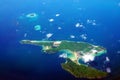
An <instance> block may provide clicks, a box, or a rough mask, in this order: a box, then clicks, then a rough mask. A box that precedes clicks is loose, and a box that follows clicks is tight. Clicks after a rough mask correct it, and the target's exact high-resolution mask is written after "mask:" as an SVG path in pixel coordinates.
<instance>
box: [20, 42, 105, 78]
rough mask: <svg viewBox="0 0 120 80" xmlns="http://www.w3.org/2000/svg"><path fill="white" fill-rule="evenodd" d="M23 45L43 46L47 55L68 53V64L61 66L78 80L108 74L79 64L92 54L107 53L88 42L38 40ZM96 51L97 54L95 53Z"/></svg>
mask: <svg viewBox="0 0 120 80" xmlns="http://www.w3.org/2000/svg"><path fill="white" fill-rule="evenodd" d="M20 43H21V44H31V45H36V46H42V47H43V49H42V50H43V51H44V52H47V53H56V52H58V51H61V52H63V53H67V59H66V60H67V62H66V63H62V64H61V66H62V68H63V69H65V70H66V71H68V72H70V73H71V74H73V75H74V76H75V77H77V78H88V79H96V78H103V77H106V76H107V73H106V72H103V71H100V70H97V69H95V68H92V67H90V66H87V65H84V64H81V63H79V62H77V61H78V60H79V59H80V58H82V56H83V55H85V54H88V53H89V54H92V55H93V56H100V55H102V54H104V53H105V52H106V49H105V48H103V47H101V46H95V45H92V44H89V43H86V42H74V41H65V40H64V41H36V40H22V41H20ZM94 51H95V52H94Z"/></svg>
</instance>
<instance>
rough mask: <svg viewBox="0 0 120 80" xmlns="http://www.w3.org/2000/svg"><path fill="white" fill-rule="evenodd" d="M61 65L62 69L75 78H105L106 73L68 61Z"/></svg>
mask: <svg viewBox="0 0 120 80" xmlns="http://www.w3.org/2000/svg"><path fill="white" fill-rule="evenodd" d="M61 65H62V68H63V69H65V70H66V71H68V72H70V73H71V74H72V75H74V76H75V77H76V78H88V79H98V78H104V77H106V76H107V73H106V72H103V71H100V70H97V69H95V68H92V67H88V66H85V65H82V64H81V65H78V64H76V63H74V62H72V61H71V60H70V59H67V63H62V64H61Z"/></svg>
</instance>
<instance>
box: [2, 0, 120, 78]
mask: <svg viewBox="0 0 120 80" xmlns="http://www.w3.org/2000/svg"><path fill="white" fill-rule="evenodd" d="M0 6H1V7H0V80H76V78H75V77H74V76H72V75H71V74H69V73H68V72H66V71H64V70H63V69H62V68H61V65H60V64H61V63H62V62H64V61H65V60H64V59H62V58H59V53H56V54H52V55H50V54H44V53H42V52H41V47H37V46H32V45H21V44H20V43H19V41H20V40H22V39H32V40H42V39H45V38H46V34H47V33H52V34H53V36H52V37H50V38H49V39H48V40H72V41H85V42H89V43H92V44H95V45H101V46H103V47H105V48H106V49H107V54H105V56H108V57H109V59H110V62H108V63H107V64H103V62H104V61H102V60H104V59H105V58H104V57H105V56H103V57H102V56H101V57H100V58H99V59H98V61H94V62H93V63H91V65H93V66H96V68H99V69H102V70H104V69H105V68H104V67H101V65H105V66H109V67H110V68H111V73H110V74H111V75H112V76H113V75H119V74H120V69H119V67H120V1H119V0H54V1H53V0H35V1H33V0H25V1H24V0H2V1H0ZM29 13H36V14H38V19H37V20H35V21H29V20H28V19H26V17H25V15H27V14H29ZM56 14H60V16H58V17H56V16H55V15H56ZM21 16H22V17H23V18H22V19H20V17H21ZM51 18H52V19H54V21H53V22H49V19H51ZM87 20H95V23H96V25H92V24H91V23H87ZM76 23H81V24H83V26H84V28H79V27H78V28H76V27H75V25H76ZM35 25H41V31H43V32H44V33H41V32H40V31H36V30H34V26H35ZM58 27H61V28H62V29H61V30H59V29H57V28H58ZM25 34H27V36H25ZM82 34H85V35H86V37H87V39H86V40H84V39H82V38H81V37H80V35H82ZM70 35H74V36H75V38H70ZM96 60H97V59H96ZM100 61H102V62H100ZM109 79H110V78H109ZM78 80H83V79H78Z"/></svg>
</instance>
